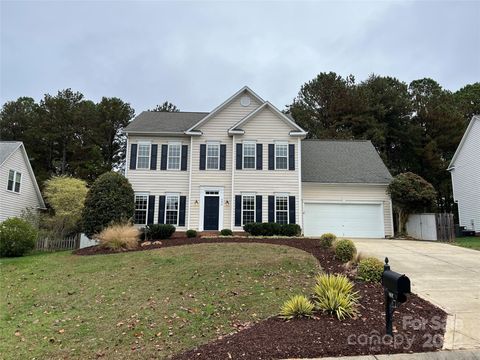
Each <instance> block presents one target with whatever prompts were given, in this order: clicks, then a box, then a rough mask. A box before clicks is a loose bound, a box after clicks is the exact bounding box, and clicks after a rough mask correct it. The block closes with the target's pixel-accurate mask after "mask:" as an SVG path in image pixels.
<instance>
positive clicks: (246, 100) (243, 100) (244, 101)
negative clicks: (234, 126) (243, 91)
mask: <svg viewBox="0 0 480 360" xmlns="http://www.w3.org/2000/svg"><path fill="white" fill-rule="evenodd" d="M240 105H242V106H248V105H250V97H249V96H247V95H245V96H242V97H241V99H240Z"/></svg>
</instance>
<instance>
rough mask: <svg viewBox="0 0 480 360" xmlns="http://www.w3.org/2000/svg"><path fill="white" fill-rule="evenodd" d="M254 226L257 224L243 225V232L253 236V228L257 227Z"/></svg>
mask: <svg viewBox="0 0 480 360" xmlns="http://www.w3.org/2000/svg"><path fill="white" fill-rule="evenodd" d="M254 224H257V223H248V224H245V225H243V231H245V232H247V233H249V234H250V235H251V234H252V228H253V227H254V226H255V225H254Z"/></svg>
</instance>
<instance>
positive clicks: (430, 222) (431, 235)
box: [407, 213, 455, 241]
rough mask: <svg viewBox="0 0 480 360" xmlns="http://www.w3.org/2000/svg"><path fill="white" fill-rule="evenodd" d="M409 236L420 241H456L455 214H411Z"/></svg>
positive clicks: (408, 224) (408, 222)
mask: <svg viewBox="0 0 480 360" xmlns="http://www.w3.org/2000/svg"><path fill="white" fill-rule="evenodd" d="M407 234H408V235H410V236H412V237H414V238H416V239H419V240H435V241H454V240H455V225H454V223H453V214H447V213H442V214H432V213H430V214H411V215H410V216H409V217H408V221H407Z"/></svg>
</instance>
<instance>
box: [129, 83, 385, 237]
mask: <svg viewBox="0 0 480 360" xmlns="http://www.w3.org/2000/svg"><path fill="white" fill-rule="evenodd" d="M125 132H126V134H127V139H128V144H127V148H128V151H127V169H126V176H127V178H128V179H129V181H130V182H131V184H132V186H133V189H134V191H135V207H136V210H135V223H136V224H138V225H139V226H142V225H145V224H151V223H162V224H163V223H167V224H173V225H175V226H176V227H177V229H178V230H180V231H184V230H187V229H196V230H200V231H215V230H221V229H224V228H228V229H232V230H233V231H241V230H242V227H243V225H245V224H247V223H249V222H277V223H296V224H299V225H300V226H301V227H302V229H303V232H304V234H305V235H309V236H316V235H319V234H322V233H325V232H333V233H336V234H337V235H339V236H352V237H353V236H357V237H375V238H381V237H385V236H390V235H393V225H392V213H391V211H392V210H391V208H392V207H391V201H390V197H389V195H388V194H387V192H386V187H387V185H388V183H389V182H390V180H391V176H390V174H389V172H388V170H387V169H386V167H385V165H384V164H383V162H382V160H381V159H380V157H379V156H378V154H377V152H376V151H375V149H374V148H373V146H372V144H371V143H370V142H369V141H314V140H304V139H305V137H306V135H307V133H306V132H305V131H304V130H303V129H302V128H301V127H299V126H298V125H297V124H296V123H295V121H294V120H293V119H292V118H291V117H289V116H288V115H285V114H283V113H282V112H281V111H279V110H278V109H277V108H276V107H275V106H273V105H272V104H271V103H269V102H268V101H265V100H263V99H262V98H261V97H260V96H258V95H257V94H256V93H255V92H253V91H252V90H251V89H249V88H248V87H244V88H242V89H241V90H240V91H238V92H237V93H235V94H234V95H233V96H231V97H230V98H228V99H227V100H226V101H225V102H223V103H222V104H221V105H220V106H218V107H217V108H215V109H214V110H213V111H211V112H210V113H203V112H148V111H147V112H142V113H141V114H140V115H138V116H137V117H136V118H135V119H134V120H133V121H132V122H131V123H130V124H129V125H128V126H127V127H126V129H125Z"/></svg>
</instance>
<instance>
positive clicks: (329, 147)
mask: <svg viewBox="0 0 480 360" xmlns="http://www.w3.org/2000/svg"><path fill="white" fill-rule="evenodd" d="M391 180H392V175H390V172H389V171H388V169H387V167H386V166H385V164H384V163H383V161H382V159H381V158H380V156H379V155H378V153H377V151H376V150H375V148H374V147H373V145H372V143H371V142H370V141H352V140H304V141H302V181H303V182H318V183H350V184H353V183H355V184H362V183H373V184H387V183H389V182H390V181H391Z"/></svg>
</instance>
